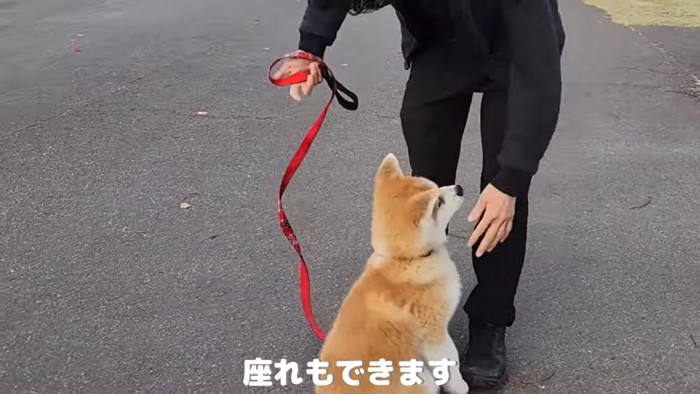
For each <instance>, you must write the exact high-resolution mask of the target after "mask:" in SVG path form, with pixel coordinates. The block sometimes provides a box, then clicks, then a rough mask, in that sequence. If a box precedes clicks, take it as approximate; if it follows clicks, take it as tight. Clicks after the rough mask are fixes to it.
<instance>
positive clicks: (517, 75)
mask: <svg viewBox="0 0 700 394" xmlns="http://www.w3.org/2000/svg"><path fill="white" fill-rule="evenodd" d="M556 1H557V0H503V6H504V19H505V23H506V30H507V34H508V42H509V48H508V49H509V54H510V77H509V87H508V103H507V106H508V108H507V112H506V130H505V136H504V140H503V146H502V147H501V151H500V152H499V154H498V164H499V167H500V170H499V172H498V174H496V176H495V177H494V178H493V179H492V180H491V182H490V185H488V186H487V187H486V188H485V189H484V191H483V192H482V193H481V196H480V197H479V201H477V203H476V206H475V207H474V209H472V211H471V212H470V213H469V221H470V222H477V221H478V224H477V226H476V228H475V229H474V231H473V232H472V234H471V236H470V237H469V239H468V240H467V244H468V245H469V246H473V245H475V244H476V242H477V241H478V240H479V239H481V238H482V236H483V239H481V243H480V244H479V248H478V250H477V251H476V256H477V257H479V256H481V255H483V254H484V253H487V252H491V251H492V250H493V249H494V248H495V247H496V246H497V245H498V244H499V243H500V242H504V241H505V239H506V238H507V237H508V235H509V234H510V231H511V230H512V228H513V218H514V215H515V200H516V199H517V198H518V197H524V196H526V195H527V189H528V187H529V183H530V180H531V179H532V176H533V175H535V173H536V172H537V170H538V167H539V163H540V160H541V159H542V157H543V156H544V153H545V151H546V150H547V148H548V146H549V143H550V141H551V139H552V135H554V129H555V128H556V126H557V122H558V120H559V107H560V101H561V53H562V50H563V46H564V39H565V37H564V29H563V28H562V26H561V20H560V17H559V11H558V9H557V3H556Z"/></svg>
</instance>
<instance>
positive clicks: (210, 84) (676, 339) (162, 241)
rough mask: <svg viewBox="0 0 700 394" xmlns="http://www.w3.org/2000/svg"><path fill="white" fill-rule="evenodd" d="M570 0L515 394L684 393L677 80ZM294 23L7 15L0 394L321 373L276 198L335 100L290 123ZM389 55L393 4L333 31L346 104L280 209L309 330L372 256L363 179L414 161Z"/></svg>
mask: <svg viewBox="0 0 700 394" xmlns="http://www.w3.org/2000/svg"><path fill="white" fill-rule="evenodd" d="M561 3H562V5H561V6H562V10H563V13H564V19H565V23H566V26H567V29H568V37H569V39H568V43H567V49H566V54H565V56H564V63H565V76H566V83H565V97H564V103H563V104H564V106H563V112H562V116H561V122H560V128H559V131H558V132H557V134H556V138H555V140H554V141H553V144H552V147H551V150H550V151H549V153H548V155H547V158H546V160H545V162H544V163H543V166H542V169H541V174H540V176H538V177H537V178H536V182H535V184H534V186H533V192H532V193H533V194H532V204H531V205H532V208H531V209H532V218H533V219H532V223H531V226H530V231H531V233H530V234H531V235H530V243H529V244H530V249H529V255H528V260H527V263H526V269H525V272H524V274H523V278H522V285H521V291H520V293H519V296H518V299H517V307H518V320H517V322H516V324H515V326H514V327H513V328H512V329H511V330H510V331H509V336H508V345H509V354H510V360H511V369H512V378H511V384H510V385H509V386H508V387H507V389H506V391H507V392H510V393H538V392H549V393H568V392H591V393H618V392H619V393H632V392H649V393H660V392H663V393H692V392H699V391H700V361H699V360H700V349H698V345H697V343H698V342H700V307H699V304H698V303H697V300H698V299H700V286H698V284H699V283H700V266H699V265H698V261H700V249H699V248H698V240H700V236H699V235H698V229H699V228H700V215H698V214H697V213H698V208H697V201H698V200H697V198H698V197H697V196H698V195H700V180H699V179H698V176H697V172H696V170H697V169H698V168H700V139H698V135H700V109H699V108H700V105H699V102H698V101H697V98H695V97H693V94H691V88H692V86H693V79H692V77H691V76H690V75H689V74H690V71H688V70H690V69H691V68H690V67H687V66H684V65H683V64H680V63H679V62H678V61H676V60H674V58H673V57H672V56H669V52H668V51H661V50H660V49H659V47H658V46H655V45H652V44H651V42H652V41H653V42H656V43H659V42H660V41H661V40H656V41H654V40H650V39H649V38H648V37H645V36H643V35H640V34H639V33H638V32H635V31H632V30H630V29H628V28H626V27H622V26H617V25H614V24H612V23H611V22H609V21H608V20H607V19H606V18H605V17H604V15H603V14H602V13H601V12H599V11H597V10H595V9H592V8H588V7H585V6H583V5H581V4H580V3H579V2H578V1H576V0H562V2H561ZM303 4H304V2H303V1H299V0H297V1H272V0H241V1H236V2H231V1H224V0H202V1H197V2H192V1H184V0H152V1H149V2H143V1H136V0H124V1H119V2H117V1H113V0H71V1H69V0H59V1H53V2H51V4H50V5H48V4H47V3H46V2H41V1H38V0H22V1H19V0H10V1H8V0H0V54H1V55H0V86H1V89H0V184H1V185H2V187H1V188H0V202H1V203H0V234H2V235H1V236H0V261H1V262H2V266H3V271H4V275H3V289H4V290H3V294H4V296H3V313H2V315H1V316H2V324H1V325H0V327H2V336H1V338H0V344H1V345H2V348H1V353H0V354H1V357H0V384H1V385H0V391H2V392H8V391H17V392H41V393H48V392H59V391H61V392H69V391H70V392H117V391H118V392H135V391H138V390H146V389H153V390H156V391H158V392H166V391H168V392H173V390H180V392H183V391H182V390H185V389H190V390H195V389H196V390H200V391H201V392H204V391H206V392H212V391H216V390H222V391H226V392H241V391H243V392H270V391H273V392H276V391H283V390H282V389H281V388H279V386H276V387H275V388H274V389H273V390H259V391H255V390H251V389H245V388H243V387H242V384H241V380H242V377H243V371H242V365H243V360H244V359H251V358H255V357H263V358H267V359H272V360H279V359H280V358H282V357H286V358H287V359H288V360H294V361H297V362H306V361H308V360H309V359H311V358H312V357H313V356H314V355H315V354H316V352H317V351H318V349H319V343H318V342H317V340H316V338H315V337H314V336H313V335H312V334H311V332H310V331H309V330H308V328H307V326H306V323H305V321H304V320H303V317H302V315H301V313H300V307H299V303H298V301H297V282H296V277H297V273H296V266H295V264H294V255H293V253H292V251H291V249H290V248H289V245H288V244H287V243H286V241H285V239H284V238H283V237H282V236H281V234H280V232H279V230H278V228H277V225H276V220H275V197H274V193H275V190H276V188H277V186H278V184H277V182H278V180H279V177H280V174H281V171H282V170H283V169H284V166H285V165H286V161H287V160H288V158H289V157H290V155H291V154H292V153H293V150H294V148H295V147H296V144H297V143H298V141H299V139H300V137H301V135H302V132H303V131H305V129H306V127H307V126H308V124H309V123H310V122H311V121H312V119H313V118H314V117H315V116H316V114H317V111H318V110H319V108H320V105H321V104H322V101H323V100H324V99H325V98H326V94H327V91H326V90H321V91H319V93H321V94H318V95H316V96H315V97H314V98H313V99H312V100H310V101H308V102H305V103H303V104H301V105H293V104H292V103H290V101H289V100H288V99H287V97H286V92H285V91H282V90H279V89H275V88H273V87H271V86H270V85H268V83H267V82H266V80H265V77H266V75H265V72H266V67H267V66H268V64H269V62H270V61H271V60H272V59H273V57H274V56H275V55H276V54H280V53H283V52H284V51H286V50H287V49H289V48H292V47H293V46H294V45H295V43H296V40H297V35H296V27H297V25H298V22H299V20H300V15H301V12H302V10H303ZM660 34H662V35H663V34H664V33H660ZM697 37H698V36H697V32H695V33H694V34H688V37H687V38H685V40H687V41H686V43H688V42H690V40H693V39H697ZM398 40H399V35H398V28H397V23H396V20H395V17H394V16H393V15H392V14H391V12H390V11H387V12H380V13H377V14H375V15H371V16H366V17H360V18H352V19H350V20H349V21H348V23H347V25H346V26H345V28H344V29H343V31H342V33H341V36H340V38H339V41H338V43H337V45H336V46H335V47H334V48H332V50H330V52H329V55H328V58H329V60H330V62H331V65H332V66H333V67H334V68H335V70H336V74H337V75H338V76H339V78H341V79H342V81H343V82H344V83H345V84H347V85H348V86H350V87H351V88H352V89H353V90H355V91H356V92H358V93H359V94H360V97H361V109H360V110H359V111H358V112H357V113H348V112H345V111H342V110H341V109H340V108H339V107H338V106H335V107H334V108H333V110H332V113H331V114H330V116H329V119H328V121H327V124H326V126H325V128H324V130H323V132H322V135H321V136H320V137H319V139H318V141H317V143H316V145H314V147H313V150H312V152H311V154H310V156H309V157H308V159H307V161H306V162H305V163H304V166H303V168H302V170H301V172H300V174H299V176H298V177H297V178H296V179H295V181H294V183H293V185H292V186H291V189H290V191H289V196H288V198H287V200H286V206H287V207H288V210H289V214H290V216H291V218H292V221H293V224H294V225H295V227H296V229H297V230H298V232H299V235H300V237H301V242H302V245H303V247H304V248H305V252H306V254H307V256H308V258H309V260H310V263H311V265H312V271H311V275H312V278H313V286H314V288H313V296H314V299H315V303H316V304H315V306H316V312H317V315H318V317H319V320H320V323H321V325H322V326H323V327H324V328H327V327H329V325H330V323H331V321H332V319H333V316H334V313H335V311H336V310H337V307H338V303H339V302H340V300H341V299H342V296H343V294H344V292H345V291H346V290H347V289H348V287H349V286H350V284H351V283H352V281H353V280H354V279H355V278H356V276H357V275H358V273H359V272H360V270H361V269H362V266H363V264H364V260H365V259H366V257H367V256H368V254H369V252H370V247H369V235H368V228H369V227H368V226H369V215H370V212H369V209H370V200H369V196H370V191H371V177H372V175H373V172H374V170H375V167H376V165H377V164H378V163H379V160H380V159H381V158H382V157H383V156H384V155H385V154H386V153H387V152H395V153H397V154H398V155H399V157H400V159H401V160H402V162H403V163H404V165H405V163H406V152H405V148H404V144H403V141H402V137H401V132H400V128H399V122H398V119H397V115H398V110H399V104H400V97H401V92H402V88H403V84H404V82H405V80H406V77H407V74H406V72H405V71H404V70H403V69H402V64H401V58H400V55H399V51H398V44H399V41H398ZM679 45H681V48H689V49H690V50H693V49H694V50H695V51H697V48H693V47H692V45H690V44H687V45H686V44H683V43H680V42H679ZM661 48H662V49H663V47H661ZM669 51H671V49H669ZM696 53H697V52H696ZM477 104H478V101H477ZM199 110H204V111H208V116H206V117H199V118H198V117H195V116H193V114H194V113H195V112H196V111H199ZM472 111H473V109H472ZM477 125H478V114H477V112H473V116H472V118H471V120H470V123H469V126H468V132H467V134H466V137H465V140H464V154H463V159H462V162H461V166H460V173H459V178H460V180H461V181H462V182H463V183H464V184H466V185H469V188H468V193H469V196H471V197H470V199H471V202H473V201H474V200H475V198H476V186H477V185H476V183H477V175H478V168H476V167H474V166H473V163H475V162H478V161H479V153H478V151H479V148H478V133H477V132H476V130H477ZM183 199H187V201H189V202H190V203H191V204H192V207H191V208H190V209H189V210H186V211H184V210H181V209H180V208H179V204H180V202H181V201H182V200H183ZM645 204H646V205H645ZM642 205H644V206H643V207H640V208H638V209H635V208H634V207H637V206H642ZM464 215H466V210H465V212H464ZM454 231H455V232H456V233H457V234H465V233H466V232H467V226H466V225H465V224H464V222H459V223H458V224H456V225H455V229H454ZM461 242H462V241H461V240H460V239H458V238H453V239H452V240H451V249H452V250H453V253H454V255H455V257H456V259H457V260H458V261H459V262H461V265H460V266H461V271H462V273H463V276H464V282H465V286H466V288H467V289H469V288H471V286H472V285H473V284H474V277H473V272H472V270H471V268H470V265H469V263H468V257H467V253H466V249H465V248H464V247H463V246H462V243H461ZM694 300H695V302H694ZM465 324H466V320H465V318H464V316H462V315H461V314H460V315H459V316H458V317H457V318H456V319H455V320H454V323H453V328H452V333H453V335H454V337H455V338H456V340H457V341H458V344H459V346H460V347H461V346H462V345H464V343H465V340H466V337H465V330H464V327H465ZM693 338H694V339H693ZM547 377H550V378H549V379H545V378H547ZM542 380H544V381H542ZM286 391H288V392H309V386H308V385H306V384H304V385H302V386H297V387H294V388H287V389H286Z"/></svg>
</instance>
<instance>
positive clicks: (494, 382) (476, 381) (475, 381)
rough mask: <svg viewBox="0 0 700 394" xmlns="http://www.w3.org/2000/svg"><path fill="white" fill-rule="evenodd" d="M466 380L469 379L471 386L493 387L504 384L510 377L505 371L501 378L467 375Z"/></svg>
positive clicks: (468, 382)
mask: <svg viewBox="0 0 700 394" xmlns="http://www.w3.org/2000/svg"><path fill="white" fill-rule="evenodd" d="M465 380H466V381H467V384H469V387H473V388H484V389H493V388H498V387H501V386H504V385H505V384H506V383H507V381H508V377H507V376H506V374H505V373H503V375H502V376H501V377H500V378H492V377H486V376H479V375H471V376H466V377H465Z"/></svg>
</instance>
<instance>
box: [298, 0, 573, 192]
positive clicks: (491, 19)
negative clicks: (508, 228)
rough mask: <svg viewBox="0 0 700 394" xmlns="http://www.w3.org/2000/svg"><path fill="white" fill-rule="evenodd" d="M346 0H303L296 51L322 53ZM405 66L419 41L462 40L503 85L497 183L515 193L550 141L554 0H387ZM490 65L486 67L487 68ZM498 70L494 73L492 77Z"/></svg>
mask: <svg viewBox="0 0 700 394" xmlns="http://www.w3.org/2000/svg"><path fill="white" fill-rule="evenodd" d="M346 3H347V4H349V3H350V1H348V0H308V5H307V7H306V11H305V13H304V18H303V20H302V23H301V27H300V28H299V31H300V40H299V49H301V50H304V51H307V52H310V53H313V54H315V55H317V56H319V57H323V55H324V53H325V50H326V48H327V47H328V46H330V45H332V44H333V42H334V41H335V39H336V36H337V33H338V30H339V29H340V26H341V25H342V23H343V21H344V20H345V17H346V16H347V15H348V11H349V8H348V6H346V7H343V6H339V5H338V4H346ZM392 6H393V7H394V9H395V11H396V14H397V16H398V18H399V21H400V24H401V48H402V52H403V56H404V59H405V66H406V68H407V69H408V68H410V65H411V60H412V58H413V57H414V56H415V55H416V54H417V53H418V52H419V51H420V50H421V49H422V48H425V47H426V46H430V45H432V44H434V43H436V42H438V41H440V40H446V39H447V40H454V39H458V38H459V37H462V38H464V39H465V40H464V41H465V43H466V44H467V45H465V47H466V49H467V50H468V51H469V52H468V56H467V57H466V58H468V59H471V60H473V61H475V62H488V64H489V68H491V69H492V70H493V76H494V77H495V78H497V79H498V78H500V79H504V80H505V81H502V82H503V83H504V85H505V86H508V97H509V99H508V110H507V114H508V115H507V116H508V119H507V129H506V134H505V140H504V143H503V148H502V150H501V152H500V154H499V156H498V160H499V164H500V166H501V168H502V170H501V172H500V173H499V174H498V175H496V178H495V179H494V180H492V182H491V183H492V184H493V185H494V186H495V187H497V188H498V189H500V190H502V191H504V192H506V193H508V194H510V195H518V194H520V193H521V192H524V189H525V188H526V187H527V185H528V184H529V180H530V178H531V177H532V176H533V175H534V174H535V173H536V172H537V170H538V167H539V162H540V160H541V159H542V157H543V156H544V153H545V151H546V150H547V147H548V146H549V143H550V141H551V138H552V135H553V134H554V130H555V128H556V124H557V121H558V118H559V108H560V101H561V67H560V63H561V59H560V58H561V53H562V50H563V47H564V41H565V34H564V29H563V27H562V23H561V18H560V15H559V10H558V5H557V0H438V1H435V0H394V1H393V2H392ZM491 65H493V66H491ZM499 76H500V77H499Z"/></svg>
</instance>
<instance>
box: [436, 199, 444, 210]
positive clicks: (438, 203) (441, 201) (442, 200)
mask: <svg viewBox="0 0 700 394" xmlns="http://www.w3.org/2000/svg"><path fill="white" fill-rule="evenodd" d="M444 203H445V199H444V198H442V197H439V198H438V200H437V207H438V208H440V207H441V206H442V204H444Z"/></svg>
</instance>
